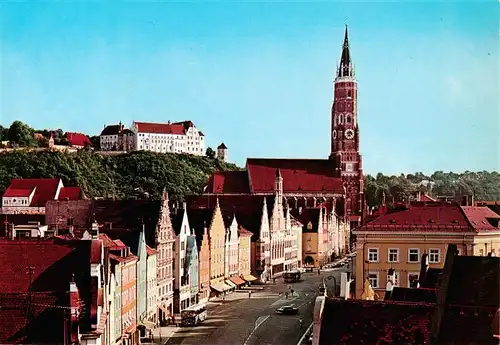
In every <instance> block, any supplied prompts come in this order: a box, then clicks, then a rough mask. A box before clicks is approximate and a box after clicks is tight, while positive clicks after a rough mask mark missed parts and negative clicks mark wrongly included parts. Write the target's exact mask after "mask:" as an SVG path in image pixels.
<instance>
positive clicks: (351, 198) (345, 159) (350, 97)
mask: <svg viewBox="0 0 500 345" xmlns="http://www.w3.org/2000/svg"><path fill="white" fill-rule="evenodd" d="M357 99H358V84H357V81H356V78H355V74H354V66H353V64H352V60H351V54H350V51H349V39H348V34H347V26H346V28H345V37H344V44H343V46H342V55H341V57H340V63H339V66H338V69H337V76H336V78H335V81H334V91H333V106H332V132H331V153H330V159H331V160H333V161H334V162H335V164H334V166H335V173H336V176H338V177H340V178H341V179H342V181H343V183H344V187H345V189H346V193H347V194H346V199H347V200H346V208H347V210H346V211H347V214H348V215H349V216H350V221H351V227H354V226H357V225H360V224H361V215H362V212H363V207H364V205H363V203H364V198H363V166H362V163H361V155H360V153H359V127H358V105H357Z"/></svg>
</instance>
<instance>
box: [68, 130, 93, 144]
mask: <svg viewBox="0 0 500 345" xmlns="http://www.w3.org/2000/svg"><path fill="white" fill-rule="evenodd" d="M65 135H66V139H67V140H68V143H69V144H70V145H71V146H82V147H83V146H85V145H92V143H91V142H90V139H89V137H88V136H86V135H85V134H83V133H72V132H66V134H65Z"/></svg>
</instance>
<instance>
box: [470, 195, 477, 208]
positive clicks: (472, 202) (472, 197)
mask: <svg viewBox="0 0 500 345" xmlns="http://www.w3.org/2000/svg"><path fill="white" fill-rule="evenodd" d="M470 199H471V200H470V205H471V206H476V205H475V202H474V192H472V195H471V197H470Z"/></svg>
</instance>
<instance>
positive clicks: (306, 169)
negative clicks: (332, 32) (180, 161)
mask: <svg viewBox="0 0 500 345" xmlns="http://www.w3.org/2000/svg"><path fill="white" fill-rule="evenodd" d="M331 126H332V131H331V150H330V156H329V158H328V159H279V158H248V159H247V162H246V169H245V170H243V171H218V172H215V173H214V174H213V175H212V176H211V177H210V179H209V182H208V185H207V187H206V189H205V191H204V193H205V194H211V195H274V193H275V183H276V178H277V176H279V175H281V178H282V183H283V197H284V198H285V199H286V202H287V203H288V205H289V206H290V208H292V209H296V210H298V209H302V208H316V207H320V206H324V207H327V208H330V209H333V210H334V211H335V213H336V214H337V215H338V216H339V217H342V218H343V219H345V221H349V222H350V226H351V228H354V227H357V226H358V225H361V223H362V221H363V214H364V208H365V207H364V196H363V170H362V169H363V168H362V163H361V154H360V153H359V128H358V113H357V82H356V78H355V74H354V67H353V64H352V60H351V54H350V51H349V42H348V34H347V27H346V30H345V37H344V44H343V47H342V54H341V59H340V63H339V66H338V70H337V75H336V78H335V81H334V99H333V105H332V110H331Z"/></svg>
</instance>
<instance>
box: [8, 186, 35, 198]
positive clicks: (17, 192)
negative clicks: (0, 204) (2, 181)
mask: <svg viewBox="0 0 500 345" xmlns="http://www.w3.org/2000/svg"><path fill="white" fill-rule="evenodd" d="M33 189H34V188H30V189H15V188H8V189H7V190H6V191H5V193H4V195H3V196H4V197H6V198H13V197H29V196H30V194H31V192H33Z"/></svg>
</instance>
